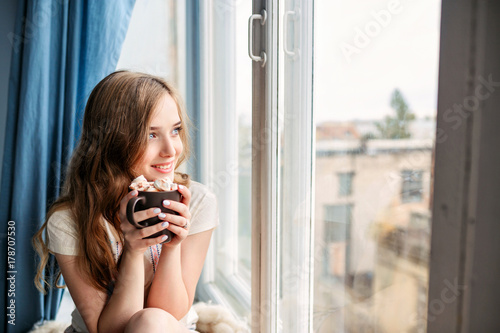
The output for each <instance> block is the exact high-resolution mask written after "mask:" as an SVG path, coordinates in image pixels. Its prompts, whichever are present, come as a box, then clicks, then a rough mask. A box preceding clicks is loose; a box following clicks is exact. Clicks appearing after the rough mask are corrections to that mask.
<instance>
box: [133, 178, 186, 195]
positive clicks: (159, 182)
mask: <svg viewBox="0 0 500 333" xmlns="http://www.w3.org/2000/svg"><path fill="white" fill-rule="evenodd" d="M129 187H130V188H131V189H132V190H137V191H146V192H162V191H176V190H177V184H176V183H174V182H172V180H171V179H170V178H169V177H165V178H158V179H156V180H155V181H154V182H148V180H147V179H146V177H144V176H143V175H140V176H139V177H137V178H136V179H134V180H133V181H132V183H131V184H130V186H129Z"/></svg>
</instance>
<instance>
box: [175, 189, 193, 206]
mask: <svg viewBox="0 0 500 333" xmlns="http://www.w3.org/2000/svg"><path fill="white" fill-rule="evenodd" d="M177 191H179V193H180V194H181V195H182V199H181V203H183V204H185V205H186V206H187V207H189V203H190V202H191V191H190V190H189V189H188V188H187V187H186V186H184V185H179V186H178V188H177Z"/></svg>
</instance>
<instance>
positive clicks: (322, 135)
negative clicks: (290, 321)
mask: <svg viewBox="0 0 500 333" xmlns="http://www.w3.org/2000/svg"><path fill="white" fill-rule="evenodd" d="M314 6H315V14H314V34H315V36H314V38H315V39H314V48H315V49H314V117H315V131H316V160H315V171H314V172H315V203H314V205H315V206H314V211H315V226H314V229H315V234H314V242H315V250H314V305H313V316H314V325H313V326H314V332H325V333H326V332H425V331H426V319H427V318H426V312H427V311H426V309H427V289H428V274H429V268H428V262H429V253H430V249H429V247H430V230H431V229H430V228H431V226H430V223H431V215H430V213H431V212H430V205H431V198H432V165H433V150H434V140H435V129H436V128H435V122H436V107H437V77H438V70H437V69H438V49H439V25H440V8H441V2H440V1H437V0H422V1H405V2H400V1H387V0H384V1H382V0H371V1H364V0H352V1H329V0H316V1H315V2H314Z"/></svg>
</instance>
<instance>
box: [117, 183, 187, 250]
mask: <svg viewBox="0 0 500 333" xmlns="http://www.w3.org/2000/svg"><path fill="white" fill-rule="evenodd" d="M181 197H182V196H181V194H180V193H179V192H178V191H164V192H146V191H139V194H138V195H137V196H136V197H133V198H132V199H130V200H129V202H128V204H127V219H128V221H129V222H130V224H132V225H133V226H135V227H136V228H138V229H142V228H146V227H149V226H152V225H155V224H158V223H162V222H164V221H163V220H160V218H159V217H158V216H154V217H151V218H149V219H146V220H144V221H141V222H139V223H137V222H136V221H135V220H134V212H136V211H140V210H145V209H148V208H152V207H157V208H160V209H161V211H162V212H163V213H168V214H174V215H179V213H177V212H176V211H173V210H171V209H168V208H166V207H164V206H163V200H170V201H181ZM160 235H167V237H168V238H167V239H166V240H165V241H164V242H163V243H168V242H170V241H171V240H172V237H174V235H175V234H174V233H173V232H172V231H170V230H167V229H164V230H162V231H159V232H157V233H155V234H153V235H151V236H148V237H145V238H144V239H146V238H156V237H158V236H160ZM163 243H162V244H163Z"/></svg>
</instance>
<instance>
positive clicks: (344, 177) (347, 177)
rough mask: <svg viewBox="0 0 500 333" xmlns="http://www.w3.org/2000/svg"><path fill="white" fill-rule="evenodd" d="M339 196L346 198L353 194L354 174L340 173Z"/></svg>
mask: <svg viewBox="0 0 500 333" xmlns="http://www.w3.org/2000/svg"><path fill="white" fill-rule="evenodd" d="M338 175H339V196H342V197H345V196H349V195H351V194H352V178H353V176H354V173H352V172H342V173H339V174H338Z"/></svg>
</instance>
